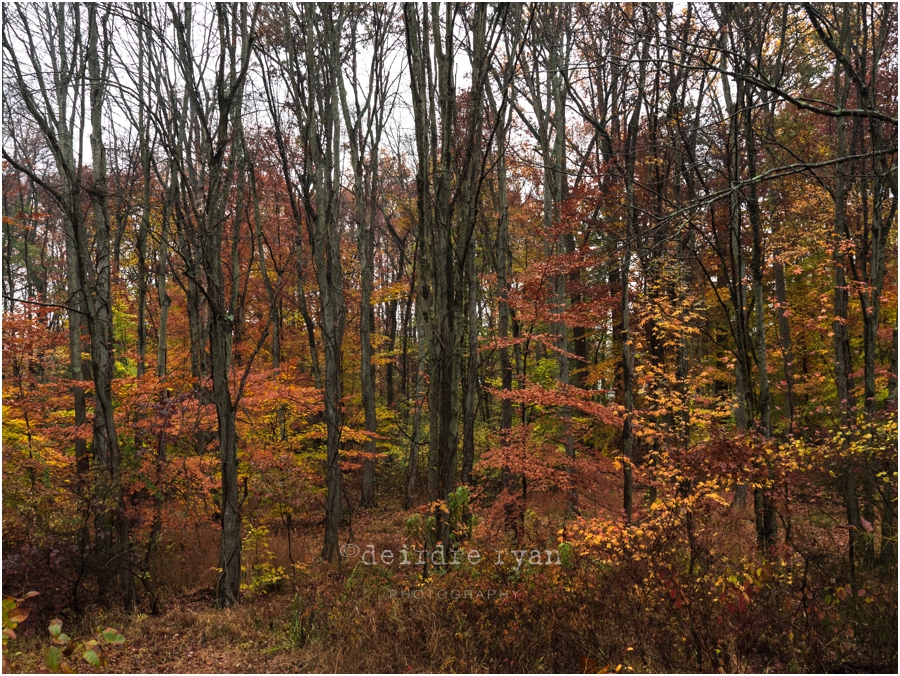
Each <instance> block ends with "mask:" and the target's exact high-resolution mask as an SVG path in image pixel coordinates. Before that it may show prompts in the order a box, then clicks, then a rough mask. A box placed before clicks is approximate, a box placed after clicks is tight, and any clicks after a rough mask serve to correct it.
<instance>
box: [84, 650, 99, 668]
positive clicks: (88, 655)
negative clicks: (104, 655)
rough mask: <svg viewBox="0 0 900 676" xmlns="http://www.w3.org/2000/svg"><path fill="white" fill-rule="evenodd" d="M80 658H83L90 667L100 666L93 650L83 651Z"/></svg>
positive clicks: (97, 656)
mask: <svg viewBox="0 0 900 676" xmlns="http://www.w3.org/2000/svg"><path fill="white" fill-rule="evenodd" d="M82 657H84V659H85V661H86V662H87V663H88V664H90V665H91V666H94V667H99V666H100V665H101V660H100V656H99V655H98V654H97V653H95V652H94V651H93V650H85V651H84V653H83V654H82Z"/></svg>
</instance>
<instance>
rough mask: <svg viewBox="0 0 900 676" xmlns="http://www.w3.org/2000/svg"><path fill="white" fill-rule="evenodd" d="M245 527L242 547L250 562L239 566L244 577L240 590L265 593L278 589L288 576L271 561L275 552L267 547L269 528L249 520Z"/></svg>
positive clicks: (249, 592) (248, 592)
mask: <svg viewBox="0 0 900 676" xmlns="http://www.w3.org/2000/svg"><path fill="white" fill-rule="evenodd" d="M246 528H247V535H246V536H245V537H244V540H243V548H244V551H245V552H246V553H247V555H248V559H249V560H250V563H249V565H245V566H241V571H242V572H243V573H244V578H245V582H243V583H242V584H241V590H243V591H244V592H246V593H247V594H265V593H266V592H267V591H271V590H273V589H279V588H280V587H281V585H282V584H283V583H284V581H285V580H286V579H288V576H287V575H286V574H285V572H284V568H283V567H281V566H276V565H274V564H273V563H272V561H273V560H274V559H275V554H274V553H273V552H272V550H271V549H270V548H269V529H268V528H266V527H265V526H259V527H255V526H254V525H253V524H252V523H250V522H249V521H247V522H246Z"/></svg>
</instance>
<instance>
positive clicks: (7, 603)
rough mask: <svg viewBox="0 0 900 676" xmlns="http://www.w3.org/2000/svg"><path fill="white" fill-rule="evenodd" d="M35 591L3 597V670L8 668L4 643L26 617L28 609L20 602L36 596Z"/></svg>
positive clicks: (12, 635) (13, 634) (13, 635)
mask: <svg viewBox="0 0 900 676" xmlns="http://www.w3.org/2000/svg"><path fill="white" fill-rule="evenodd" d="M37 595H38V593H37V592H36V591H31V592H28V593H27V594H25V596H23V597H22V598H20V599H17V598H15V597H12V596H9V597H7V598H5V599H3V670H4V671H8V670H9V663H8V662H7V661H6V644H7V642H8V641H9V639H11V638H15V637H16V631H15V630H16V627H18V626H19V625H20V624H22V622H24V621H25V618H26V617H28V611H27V610H23V609H22V602H23V601H25V599H30V598H31V597H33V596H37Z"/></svg>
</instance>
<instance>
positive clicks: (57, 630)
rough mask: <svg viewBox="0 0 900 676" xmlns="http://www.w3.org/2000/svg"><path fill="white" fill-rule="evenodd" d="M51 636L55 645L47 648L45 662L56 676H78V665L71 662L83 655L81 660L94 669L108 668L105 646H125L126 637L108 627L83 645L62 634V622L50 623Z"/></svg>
mask: <svg viewBox="0 0 900 676" xmlns="http://www.w3.org/2000/svg"><path fill="white" fill-rule="evenodd" d="M49 630H50V636H51V637H52V640H53V643H54V644H55V645H52V646H50V647H49V648H47V653H46V655H45V656H44V660H45V662H46V664H47V668H48V669H49V670H50V672H51V673H54V674H60V673H62V674H76V673H78V670H77V669H76V664H75V663H73V662H70V661H69V660H70V658H71V657H72V655H75V654H78V653H80V654H81V658H82V659H83V660H84V661H85V662H87V663H88V664H90V665H91V666H92V667H102V666H106V654H105V652H104V650H103V646H106V645H125V637H124V636H122V634H120V633H119V631H118V630H117V629H113V628H112V627H107V628H106V629H103V630H102V631H98V632H97V634H96V636H95V637H94V638H93V639H90V640H88V641H84V642H83V643H81V642H78V641H74V640H72V638H70V637H69V636H67V635H66V634H64V633H62V620H59V619H55V620H53V621H52V622H50V627H49Z"/></svg>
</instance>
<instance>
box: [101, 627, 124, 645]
mask: <svg viewBox="0 0 900 676" xmlns="http://www.w3.org/2000/svg"><path fill="white" fill-rule="evenodd" d="M100 635H101V636H102V637H103V640H104V641H106V642H107V643H111V644H113V645H124V644H125V637H124V636H122V634H120V633H119V631H118V630H117V629H113V628H112V627H107V628H106V629H104V630H103V631H102V632H100Z"/></svg>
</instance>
